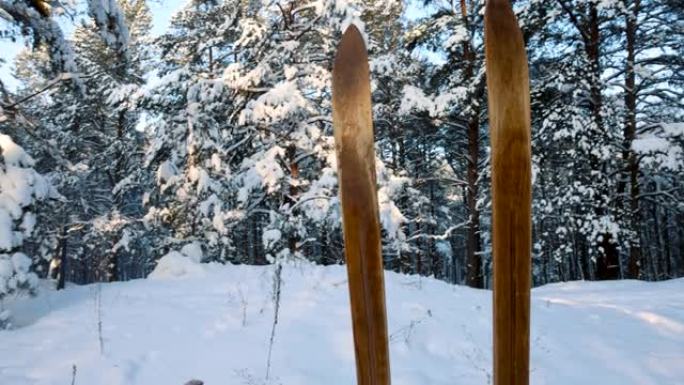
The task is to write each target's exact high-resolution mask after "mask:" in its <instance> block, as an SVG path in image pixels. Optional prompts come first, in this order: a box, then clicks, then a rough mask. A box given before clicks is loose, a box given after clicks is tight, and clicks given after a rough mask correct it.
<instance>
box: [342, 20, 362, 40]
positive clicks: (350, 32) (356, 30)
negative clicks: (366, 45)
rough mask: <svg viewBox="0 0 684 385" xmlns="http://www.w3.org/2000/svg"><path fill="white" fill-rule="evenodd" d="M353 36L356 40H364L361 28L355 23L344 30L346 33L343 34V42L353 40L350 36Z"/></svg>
mask: <svg viewBox="0 0 684 385" xmlns="http://www.w3.org/2000/svg"><path fill="white" fill-rule="evenodd" d="M352 35H354V38H358V39H361V40H363V36H361V31H359V27H357V26H356V24H354V23H352V24H349V27H347V29H345V30H344V33H343V34H342V40H344V39H351V37H350V36H352Z"/></svg>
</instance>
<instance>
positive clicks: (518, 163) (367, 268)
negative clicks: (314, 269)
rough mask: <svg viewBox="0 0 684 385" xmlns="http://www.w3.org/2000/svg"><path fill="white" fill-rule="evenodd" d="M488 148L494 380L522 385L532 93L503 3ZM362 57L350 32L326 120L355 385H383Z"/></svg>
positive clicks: (359, 42)
mask: <svg viewBox="0 0 684 385" xmlns="http://www.w3.org/2000/svg"><path fill="white" fill-rule="evenodd" d="M485 50H486V71H487V89H488V96H489V117H490V134H491V145H492V222H493V223H492V228H493V231H492V236H493V237H492V238H493V239H492V245H493V247H492V254H493V259H494V285H493V286H494V301H493V308H494V317H493V336H494V338H493V341H494V360H493V361H494V370H493V374H494V384H495V385H526V384H528V383H529V356H530V353H529V352H530V283H531V243H532V237H531V234H532V233H531V227H532V225H531V206H532V195H531V143H530V95H529V94H530V92H529V74H528V66H527V56H526V54H525V47H524V42H523V39H522V33H521V31H520V28H519V26H518V23H517V20H516V18H515V14H514V13H513V10H512V8H511V5H510V3H509V2H508V0H489V1H487V5H486V8H485ZM369 78H370V75H369V69H368V56H367V52H366V47H365V44H364V41H363V37H362V36H361V33H360V32H359V30H358V29H357V28H356V27H355V26H353V25H352V26H350V27H349V28H348V29H347V30H346V31H345V33H344V35H343V36H342V40H341V41H340V44H339V46H338V52H337V56H336V57H335V63H334V66H333V87H332V89H333V124H334V126H335V143H336V149H337V157H338V168H339V170H338V177H339V186H340V187H339V189H340V201H341V203H342V212H343V215H342V218H343V229H344V242H345V257H346V262H347V273H348V277H349V293H350V302H351V313H352V326H353V332H354V350H355V354H356V373H357V382H358V384H359V385H389V383H390V365H389V349H388V338H387V315H386V310H385V289H384V282H383V263H382V248H381V243H380V223H379V218H378V198H377V193H376V188H377V187H376V181H375V151H374V147H373V146H374V140H373V122H372V113H371V111H372V110H371V96H370V79H369Z"/></svg>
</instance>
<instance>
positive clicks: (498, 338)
mask: <svg viewBox="0 0 684 385" xmlns="http://www.w3.org/2000/svg"><path fill="white" fill-rule="evenodd" d="M485 54H486V70H487V88H488V97H489V129H490V137H491V145H492V156H491V162H492V163H491V164H492V253H493V259H494V284H493V286H494V385H527V384H528V383H529V355H530V353H529V350H530V349H529V344H530V342H529V341H530V281H531V271H530V265H531V243H532V241H531V239H532V238H531V227H532V223H531V205H532V195H531V149H530V91H529V73H528V68H527V55H526V53H525V46H524V42H523V37H522V33H521V31H520V28H519V27H518V23H517V20H516V18H515V14H514V13H513V10H512V9H511V5H510V3H509V1H508V0H488V1H487V5H486V8H485Z"/></svg>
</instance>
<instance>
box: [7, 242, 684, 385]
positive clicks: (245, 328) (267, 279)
mask: <svg viewBox="0 0 684 385" xmlns="http://www.w3.org/2000/svg"><path fill="white" fill-rule="evenodd" d="M173 258H174V259H182V258H186V257H183V256H181V255H174V257H173ZM189 260H190V258H187V260H184V261H183V265H182V266H181V267H180V268H173V266H172V265H174V262H173V261H166V262H165V263H163V264H161V265H160V266H162V267H161V268H160V269H159V270H158V271H157V272H155V274H154V276H155V278H154V279H147V280H137V281H130V282H125V283H112V284H102V285H89V286H81V287H70V288H68V289H67V290H65V291H62V292H54V291H49V290H43V291H41V293H40V294H39V295H38V296H37V297H36V298H33V299H29V300H21V301H16V302H13V303H10V304H6V306H7V307H9V308H10V310H11V311H12V313H13V314H14V316H15V325H14V329H13V330H7V331H0V384H3V385H28V384H31V385H52V384H54V385H65V384H71V383H72V382H71V381H72V377H73V376H74V374H73V373H74V368H75V373H76V374H75V384H84V385H86V384H87V385H98V384H103V385H124V384H125V385H154V384H159V385H174V384H177V385H183V384H184V383H185V382H186V381H188V380H190V379H193V378H197V379H201V380H203V381H204V382H205V384H206V385H218V384H283V385H312V384H331V385H334V384H340V385H342V384H344V385H349V384H354V383H355V370H354V353H353V345H352V334H351V321H350V315H349V307H348V293H347V286H346V276H345V274H346V272H345V268H344V266H332V267H320V266H312V265H308V264H302V265H288V266H285V267H284V269H283V271H282V279H283V282H282V294H281V302H280V313H279V322H278V324H277V326H276V332H275V339H274V345H273V351H272V358H271V368H270V377H269V378H268V379H267V378H265V372H266V365H267V362H266V357H267V353H268V347H269V339H270V338H269V337H270V333H271V327H272V322H273V318H274V317H273V309H274V302H273V293H272V290H273V277H274V271H275V269H274V267H273V266H268V267H255V266H218V265H199V264H195V265H194V266H192V267H190V265H189ZM386 285H387V292H388V298H387V305H388V315H389V331H390V334H391V336H390V350H391V352H390V353H391V365H392V379H393V384H395V385H418V384H430V385H442V384H444V385H447V384H449V385H453V384H459V385H470V384H472V385H483V384H488V383H491V374H490V370H491V369H490V367H491V360H492V357H491V344H492V341H491V292H489V291H485V290H474V289H469V288H465V287H459V286H452V285H448V284H446V283H444V282H440V281H436V280H433V279H426V278H419V277H417V276H404V275H399V274H394V273H387V274H386ZM682 292H684V279H680V280H674V281H668V282H660V283H645V282H637V281H622V282H609V283H589V282H573V283H565V284H555V285H549V286H545V287H542V288H538V289H535V290H534V291H533V300H532V309H533V310H532V311H533V315H532V340H531V348H532V356H531V371H532V372H531V383H532V384H535V385H545V384H549V385H577V384H585V383H587V384H588V383H591V384H602V385H611V384H615V385H617V384H619V385H627V384H640V385H680V384H684V296H682V294H681V293H682Z"/></svg>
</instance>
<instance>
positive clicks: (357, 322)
mask: <svg viewBox="0 0 684 385" xmlns="http://www.w3.org/2000/svg"><path fill="white" fill-rule="evenodd" d="M332 110H333V125H334V128H335V145H336V146H335V147H336V150H337V168H338V180H339V189H340V201H341V203H342V224H343V232H344V245H345V247H344V254H345V258H346V262H347V274H348V277H349V296H350V300H351V313H352V325H353V331H354V350H355V353H356V378H357V383H358V384H359V385H389V383H390V368H389V348H388V342H387V340H388V338H387V315H386V311H385V285H384V278H383V263H382V252H381V244H380V240H381V238H380V219H379V215H378V197H377V191H376V189H377V187H376V180H375V149H374V139H373V121H372V113H371V95H370V74H369V69H368V54H367V52H366V46H365V44H364V41H363V37H362V36H361V33H360V32H359V30H358V29H357V28H356V27H355V26H353V25H352V26H350V27H349V28H347V30H346V31H345V32H344V35H343V36H342V40H341V41H340V43H339V46H338V47H337V56H336V57H335V63H334V66H333V80H332Z"/></svg>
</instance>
